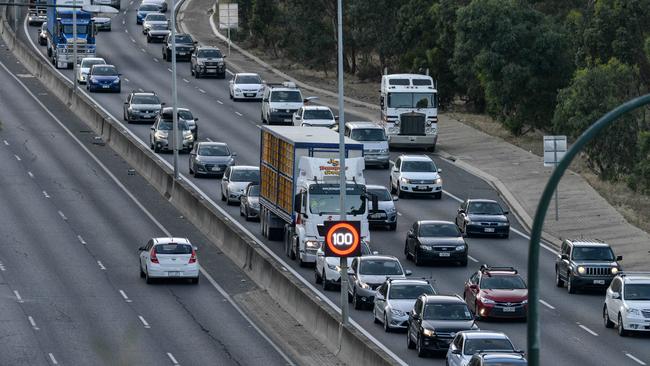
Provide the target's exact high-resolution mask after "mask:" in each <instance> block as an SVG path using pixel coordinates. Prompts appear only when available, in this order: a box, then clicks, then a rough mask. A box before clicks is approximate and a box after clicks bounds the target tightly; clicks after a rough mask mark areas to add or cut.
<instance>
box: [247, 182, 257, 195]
mask: <svg viewBox="0 0 650 366" xmlns="http://www.w3.org/2000/svg"><path fill="white" fill-rule="evenodd" d="M246 195H247V196H248V197H259V196H260V185H259V184H254V185H252V186H250V188H249V189H248V193H247V194H246Z"/></svg>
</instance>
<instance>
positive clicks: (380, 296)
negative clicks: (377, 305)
mask: <svg viewBox="0 0 650 366" xmlns="http://www.w3.org/2000/svg"><path fill="white" fill-rule="evenodd" d="M375 299H379V300H383V299H384V295H382V294H380V293H379V292H377V293H376V294H375Z"/></svg>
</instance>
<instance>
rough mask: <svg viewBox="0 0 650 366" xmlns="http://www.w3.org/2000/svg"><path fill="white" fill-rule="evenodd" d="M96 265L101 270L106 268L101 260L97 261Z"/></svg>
mask: <svg viewBox="0 0 650 366" xmlns="http://www.w3.org/2000/svg"><path fill="white" fill-rule="evenodd" d="M97 265H98V266H99V269H101V270H102V271H105V270H106V267H104V264H103V263H102V261H97Z"/></svg>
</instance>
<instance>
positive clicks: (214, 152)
mask: <svg viewBox="0 0 650 366" xmlns="http://www.w3.org/2000/svg"><path fill="white" fill-rule="evenodd" d="M199 155H201V156H229V155H230V149H228V146H226V145H204V144H201V145H200V146H199Z"/></svg>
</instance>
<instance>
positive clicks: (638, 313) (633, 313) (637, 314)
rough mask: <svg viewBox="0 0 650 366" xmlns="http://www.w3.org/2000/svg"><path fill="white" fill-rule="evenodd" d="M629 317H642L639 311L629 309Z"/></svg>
mask: <svg viewBox="0 0 650 366" xmlns="http://www.w3.org/2000/svg"><path fill="white" fill-rule="evenodd" d="M627 315H634V316H641V311H640V310H639V309H634V308H629V309H627Z"/></svg>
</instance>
